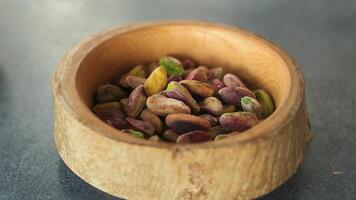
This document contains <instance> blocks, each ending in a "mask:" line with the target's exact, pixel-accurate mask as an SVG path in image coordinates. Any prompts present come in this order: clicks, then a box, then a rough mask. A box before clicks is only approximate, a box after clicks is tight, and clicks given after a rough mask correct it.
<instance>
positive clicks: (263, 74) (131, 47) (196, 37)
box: [75, 23, 291, 123]
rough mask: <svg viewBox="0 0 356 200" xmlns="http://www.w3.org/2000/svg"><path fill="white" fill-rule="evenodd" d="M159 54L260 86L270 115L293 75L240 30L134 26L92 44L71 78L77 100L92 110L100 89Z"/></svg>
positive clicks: (278, 58)
mask: <svg viewBox="0 0 356 200" xmlns="http://www.w3.org/2000/svg"><path fill="white" fill-rule="evenodd" d="M163 55H175V56H177V57H179V58H183V57H189V58H192V59H193V60H195V61H197V62H198V63H199V64H201V65H207V66H209V67H222V68H224V70H225V71H226V72H232V73H235V74H237V75H239V76H240V77H241V79H242V80H243V81H244V82H245V83H247V85H249V87H251V88H252V89H256V88H263V89H265V90H267V91H268V92H269V93H270V94H271V95H272V96H273V99H274V102H275V105H276V111H275V113H274V114H276V113H277V112H278V110H279V109H280V108H281V105H283V104H284V103H285V102H286V101H287V99H288V96H289V92H290V87H291V72H290V70H289V68H288V66H287V64H286V62H285V60H284V59H283V57H282V56H281V55H280V54H279V53H278V52H276V50H275V47H274V46H271V44H270V43H268V42H266V41H264V40H261V38H259V37H257V36H255V35H253V34H251V33H248V32H246V31H243V30H239V29H232V28H231V29H229V28H226V27H221V26H204V25H202V24H179V23H178V24H162V25H155V26H143V27H139V28H133V29H131V30H128V31H123V32H122V33H120V34H117V35H114V36H112V37H110V38H108V39H106V40H104V41H103V42H102V43H100V44H99V45H96V46H95V47H94V48H93V49H91V50H90V51H89V52H88V54H87V55H86V56H85V58H84V59H83V60H82V62H81V63H80V65H79V68H78V70H77V72H76V74H75V84H76V86H75V87H76V90H77V92H78V95H79V97H80V100H81V101H82V103H83V105H85V107H86V109H87V111H88V112H90V109H91V107H92V105H93V99H94V98H93V97H94V94H95V90H96V88H97V87H98V86H100V85H102V84H105V83H109V82H110V81H112V80H113V79H114V78H115V77H117V76H119V75H121V74H123V73H125V72H127V71H128V70H129V69H131V68H132V67H134V66H135V65H137V64H141V63H147V62H149V61H154V60H158V59H159V58H160V57H161V56H163ZM274 114H273V115H274ZM93 115H94V114H93ZM273 115H272V116H273ZM270 117H271V116H270ZM97 120H98V121H99V119H97ZM265 121H267V120H265ZM98 123H99V122H98ZM263 123H264V122H263Z"/></svg>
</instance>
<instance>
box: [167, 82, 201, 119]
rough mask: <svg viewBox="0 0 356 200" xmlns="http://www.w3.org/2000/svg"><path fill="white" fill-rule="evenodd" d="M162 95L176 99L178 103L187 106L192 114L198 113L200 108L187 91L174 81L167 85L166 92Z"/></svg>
mask: <svg viewBox="0 0 356 200" xmlns="http://www.w3.org/2000/svg"><path fill="white" fill-rule="evenodd" d="M164 94H165V95H166V96H167V97H169V98H173V99H177V100H179V101H182V102H183V103H185V104H186V105H188V106H189V107H190V108H191V110H192V112H193V113H199V111H200V108H199V106H198V104H197V102H196V101H195V100H194V98H193V97H192V95H190V93H189V91H188V90H187V89H186V88H185V87H184V86H183V85H181V84H180V83H178V82H176V81H172V82H170V83H169V84H168V85H167V88H166V90H165V91H164Z"/></svg>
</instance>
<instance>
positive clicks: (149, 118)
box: [140, 109, 162, 133]
mask: <svg viewBox="0 0 356 200" xmlns="http://www.w3.org/2000/svg"><path fill="white" fill-rule="evenodd" d="M140 119H142V120H143V121H146V122H150V123H151V124H152V125H153V126H154V127H155V130H156V133H161V131H162V122H161V119H160V118H159V117H158V116H157V115H155V114H153V113H152V112H150V111H148V110H147V109H145V110H143V111H142V113H141V115H140Z"/></svg>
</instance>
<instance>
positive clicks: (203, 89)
mask: <svg viewBox="0 0 356 200" xmlns="http://www.w3.org/2000/svg"><path fill="white" fill-rule="evenodd" d="M179 83H180V84H182V85H183V86H184V87H185V88H187V89H188V91H189V92H190V93H191V94H194V95H197V96H199V97H202V98H206V97H211V96H213V95H214V93H215V88H214V87H213V86H212V85H210V84H207V83H203V82H201V81H196V80H182V81H180V82H179Z"/></svg>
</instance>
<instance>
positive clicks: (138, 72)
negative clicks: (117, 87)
mask: <svg viewBox="0 0 356 200" xmlns="http://www.w3.org/2000/svg"><path fill="white" fill-rule="evenodd" d="M128 75H132V76H137V77H141V78H146V77H147V73H146V71H145V66H144V65H137V66H136V67H134V68H132V69H131V70H130V71H129V72H128Z"/></svg>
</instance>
